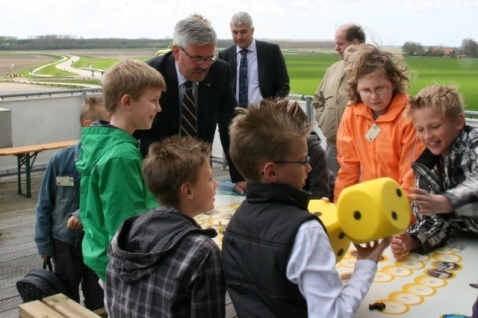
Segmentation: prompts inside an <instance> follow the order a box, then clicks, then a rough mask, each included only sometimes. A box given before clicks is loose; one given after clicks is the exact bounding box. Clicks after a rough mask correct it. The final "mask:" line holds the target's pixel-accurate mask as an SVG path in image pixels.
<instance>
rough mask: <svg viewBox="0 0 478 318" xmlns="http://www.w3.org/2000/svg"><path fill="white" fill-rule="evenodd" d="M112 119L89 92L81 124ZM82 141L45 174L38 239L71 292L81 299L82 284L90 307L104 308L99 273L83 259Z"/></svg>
mask: <svg viewBox="0 0 478 318" xmlns="http://www.w3.org/2000/svg"><path fill="white" fill-rule="evenodd" d="M98 119H103V120H109V115H108V114H107V113H106V111H105V107H104V105H103V98H102V97H101V96H88V97H87V98H86V100H85V102H84V103H83V105H82V107H81V114H80V124H81V126H82V127H88V126H90V124H91V123H92V122H93V121H95V120H98ZM79 151H80V143H77V144H76V145H73V146H70V147H67V148H65V149H62V150H59V151H57V152H56V153H55V154H53V156H52V157H51V159H50V161H49V163H48V166H47V168H46V171H45V175H44V176H43V180H42V184H41V187H40V193H39V195H38V205H37V209H36V224H35V243H36V245H37V248H38V253H39V254H40V256H41V258H42V260H43V262H45V263H48V262H50V260H52V261H53V265H54V272H55V274H57V275H58V277H59V278H60V280H61V281H62V282H63V285H64V286H65V288H66V291H67V292H68V296H69V297H70V298H71V299H73V300H75V301H76V302H80V292H79V289H78V288H79V286H80V284H81V290H82V292H83V295H84V297H85V306H86V308H88V309H90V310H95V309H98V308H102V307H103V306H104V305H103V290H102V289H101V287H100V286H99V284H98V276H97V275H96V274H95V272H94V271H92V270H91V269H90V268H88V266H86V265H85V264H84V263H83V257H82V253H81V241H82V239H83V231H82V229H83V226H82V224H81V221H80V215H79V210H78V209H79V207H80V202H79V197H80V174H79V173H78V170H77V169H76V167H75V161H76V160H78V156H79Z"/></svg>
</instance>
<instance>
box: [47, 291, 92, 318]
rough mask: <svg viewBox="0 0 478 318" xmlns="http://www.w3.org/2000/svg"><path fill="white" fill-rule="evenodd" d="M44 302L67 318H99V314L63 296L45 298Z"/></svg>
mask: <svg viewBox="0 0 478 318" xmlns="http://www.w3.org/2000/svg"><path fill="white" fill-rule="evenodd" d="M42 302H43V303H44V304H46V305H47V306H49V307H51V308H53V309H54V310H55V311H57V312H59V313H60V314H62V315H63V316H65V317H71V318H73V317H84V318H98V317H100V316H98V315H97V314H95V313H94V312H92V311H90V310H88V309H87V308H85V307H83V306H82V305H80V304H78V303H77V302H76V301H74V300H71V299H70V298H68V297H66V296H65V295H63V294H56V295H54V296H50V297H45V298H43V300H42Z"/></svg>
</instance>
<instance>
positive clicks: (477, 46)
mask: <svg viewBox="0 0 478 318" xmlns="http://www.w3.org/2000/svg"><path fill="white" fill-rule="evenodd" d="M402 52H403V54H404V55H409V56H445V55H446V56H451V57H456V56H460V57H478V43H477V42H476V41H475V40H473V39H470V38H467V39H464V40H463V41H462V42H461V47H459V48H448V47H437V46H429V47H427V48H425V47H424V46H423V45H421V44H420V43H417V42H412V41H408V42H405V43H404V44H403V46H402Z"/></svg>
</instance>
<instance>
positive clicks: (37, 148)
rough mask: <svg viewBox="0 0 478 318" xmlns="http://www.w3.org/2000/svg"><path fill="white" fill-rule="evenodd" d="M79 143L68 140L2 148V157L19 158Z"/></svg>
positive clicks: (0, 153)
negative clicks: (30, 153) (27, 154)
mask: <svg viewBox="0 0 478 318" xmlns="http://www.w3.org/2000/svg"><path fill="white" fill-rule="evenodd" d="M77 142H78V140H68V141H59V142H51V143H46V144H38V145H28V146H19V147H8V148H1V149H0V156H17V155H23V154H26V153H29V152H41V151H45V150H53V149H60V148H66V147H68V146H71V145H74V144H76V143H77Z"/></svg>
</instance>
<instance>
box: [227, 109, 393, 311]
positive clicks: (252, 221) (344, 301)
mask: <svg viewBox="0 0 478 318" xmlns="http://www.w3.org/2000/svg"><path fill="white" fill-rule="evenodd" d="M310 130H311V124H308V123H307V115H306V114H305V113H304V112H303V111H302V109H301V108H300V106H299V104H298V103H297V102H290V103H289V101H288V100H280V101H270V100H263V101H262V102H261V104H260V107H250V108H248V109H241V110H239V115H237V116H236V118H235V119H234V120H233V123H232V125H231V127H230V133H231V148H230V155H231V158H232V160H233V162H234V164H235V165H236V167H237V168H238V169H239V171H240V172H241V174H242V175H243V176H244V177H245V178H246V180H247V182H248V186H247V192H246V199H245V201H244V202H243V203H242V204H241V205H240V206H239V208H238V210H237V211H236V212H235V214H234V216H233V217H232V219H231V221H230V223H229V224H228V226H227V231H226V233H225V234H224V240H223V245H222V246H223V261H224V274H225V277H226V283H227V288H228V291H229V294H230V295H231V299H232V301H233V303H234V307H235V309H236V312H237V314H238V316H239V317H328V318H330V317H341V318H342V317H353V315H354V313H355V312H356V310H357V309H358V308H359V306H360V303H361V301H362V299H363V297H364V296H365V294H366V293H367V291H368V289H369V287H370V285H371V283H372V281H373V278H374V274H375V271H376V270H377V261H378V259H379V257H380V255H381V254H382V252H383V250H384V249H385V248H386V247H387V246H388V243H389V239H385V240H383V241H382V242H381V243H380V244H379V243H375V244H367V246H365V247H362V246H360V245H356V247H357V251H358V256H357V258H358V261H357V263H356V266H355V270H354V273H353V275H352V278H351V279H350V281H349V283H348V284H346V285H343V283H342V281H341V279H340V277H339V275H338V273H337V269H336V267H335V260H336V259H335V255H334V253H333V251H332V248H331V246H330V241H329V239H328V237H327V233H326V231H325V229H324V228H323V226H322V224H321V223H320V222H319V220H318V218H317V217H316V216H315V215H313V214H312V213H309V212H308V211H307V206H308V203H309V195H308V194H307V193H305V192H304V191H302V190H301V189H302V187H303V186H304V185H305V180H306V178H307V174H308V173H309V172H310V170H311V167H310V165H309V156H308V152H307V136H308V135H309V133H310Z"/></svg>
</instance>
